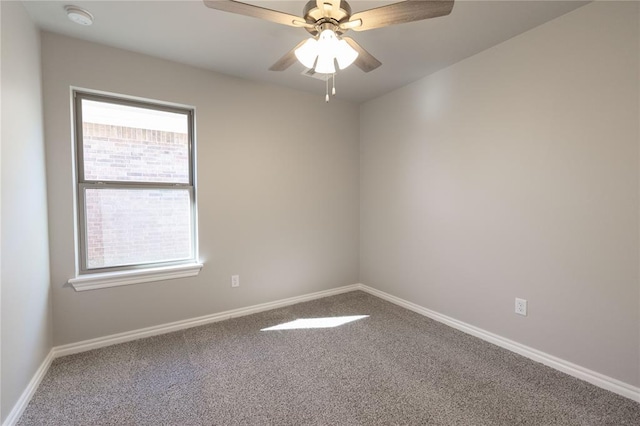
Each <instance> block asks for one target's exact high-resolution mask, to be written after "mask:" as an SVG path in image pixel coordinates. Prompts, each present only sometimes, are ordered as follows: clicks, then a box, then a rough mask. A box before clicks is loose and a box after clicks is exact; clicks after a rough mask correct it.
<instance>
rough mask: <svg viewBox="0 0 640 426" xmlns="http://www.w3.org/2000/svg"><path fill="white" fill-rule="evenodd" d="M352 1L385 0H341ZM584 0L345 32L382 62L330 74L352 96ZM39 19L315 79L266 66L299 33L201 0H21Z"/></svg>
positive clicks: (378, 89)
mask: <svg viewBox="0 0 640 426" xmlns="http://www.w3.org/2000/svg"><path fill="white" fill-rule="evenodd" d="M251 3H255V4H259V5H260V6H263V7H268V8H271V9H276V10H281V11H285V12H288V13H291V14H295V15H301V14H302V8H303V7H304V5H305V3H306V1H305V0H299V1H298V0H288V1H251ZM349 3H350V4H351V7H352V9H353V11H354V13H355V12H356V11H360V10H366V9H370V8H372V7H378V6H380V5H384V4H387V3H393V2H390V1H359V0H352V1H350V2H349ZM585 3H586V2H581V1H522V0H515V1H479V0H466V1H460V0H457V1H456V3H455V5H454V8H453V12H452V13H451V15H449V16H445V17H440V18H435V19H430V20H425V21H419V22H412V23H408V24H401V25H396V26H392V27H387V28H380V29H375V30H371V31H366V32H353V31H351V32H349V35H350V36H351V37H352V38H354V39H355V40H356V41H358V42H359V43H360V44H361V45H362V46H363V47H364V48H365V49H367V50H368V51H369V52H370V53H372V54H373V55H374V56H376V57H377V58H378V59H379V60H380V61H382V64H383V65H382V66H381V67H380V68H378V69H376V70H374V71H372V72H370V73H363V72H362V71H360V70H359V69H358V68H356V67H355V66H351V67H349V68H348V69H346V70H344V71H341V72H340V73H339V74H338V76H337V79H336V81H337V89H338V95H337V96H338V97H339V98H342V99H347V100H351V101H355V102H362V101H365V100H369V99H372V98H375V97H377V96H380V95H382V94H384V93H386V92H388V91H391V90H393V89H396V88H398V87H401V86H403V85H405V84H407V83H410V82H412V81H415V80H418V79H419V78H421V77H424V76H426V75H429V74H431V73H433V72H435V71H437V70H440V69H442V68H445V67H447V66H449V65H451V64H453V63H455V62H458V61H460V60H462V59H464V58H467V57H469V56H471V55H474V54H476V53H478V52H480V51H482V50H485V49H487V48H489V47H491V46H494V45H496V44H498V43H500V42H502V41H505V40H507V39H509V38H511V37H514V36H515V35H517V34H520V33H522V32H524V31H527V30H529V29H531V28H533V27H536V26H538V25H541V24H543V23H544V22H547V21H549V20H551V19H554V18H556V17H558V16H560V15H562V14H564V13H567V12H569V11H571V10H573V9H576V8H578V7H580V6H582V5H584V4H585ZM24 4H25V7H26V9H27V11H28V13H29V14H30V16H31V17H32V19H33V20H34V21H35V22H36V23H37V25H39V26H40V27H41V28H42V29H44V30H47V31H52V32H56V33H60V34H65V35H68V36H72V37H77V38H81V39H85V40H90V41H94V42H98V43H102V44H106V45H110V46H115V47H120V48H123V49H127V50H131V51H135V52H140V53H145V54H148V55H152V56H157V57H160V58H165V59H170V60H173V61H178V62H182V63H185V64H189V65H194V66H197V67H201V68H207V69H211V70H214V71H218V72H221V73H224V74H229V75H233V76H237V77H241V78H246V79H251V80H258V81H263V82H268V83H273V84H277V85H280V86H287V87H291V88H294V89H299V90H304V91H310V92H314V93H318V96H319V97H324V82H323V81H320V80H316V79H313V78H310V77H307V76H303V75H301V73H302V71H304V67H303V66H302V65H300V64H297V63H296V64H295V65H294V66H292V67H291V68H289V69H288V70H286V71H284V72H273V71H269V70H268V68H269V67H270V66H271V64H272V63H274V62H275V61H276V60H277V59H279V58H280V57H281V56H282V55H283V54H284V53H286V52H287V51H289V50H290V49H291V48H293V46H295V45H296V44H297V43H298V42H300V41H301V40H303V39H304V38H306V37H308V33H307V32H306V31H305V30H303V29H299V28H293V27H288V26H283V25H279V24H275V23H272V22H267V21H262V20H259V19H256V18H251V17H246V16H240V15H235V14H231V13H227V12H222V11H218V10H213V9H209V8H207V7H206V6H205V5H204V4H203V3H202V1H200V0H178V1H157V0H155V1H154V0H147V1H114V0H112V1H76V0H65V1H57V0H52V1H51V0H49V1H24ZM67 4H73V5H76V6H80V7H83V8H85V9H87V10H89V11H90V12H91V13H92V14H93V15H94V17H95V21H94V24H93V25H92V26H89V27H83V26H80V25H77V24H75V23H73V22H71V21H70V20H68V19H67V17H66V14H65V11H64V5H67Z"/></svg>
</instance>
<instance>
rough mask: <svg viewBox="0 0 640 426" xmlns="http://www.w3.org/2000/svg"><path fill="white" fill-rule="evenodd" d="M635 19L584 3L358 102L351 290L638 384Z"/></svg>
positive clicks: (629, 6)
mask: <svg viewBox="0 0 640 426" xmlns="http://www.w3.org/2000/svg"><path fill="white" fill-rule="evenodd" d="M638 18H639V16H638V4H637V3H633V2H622V3H608V2H602V3H592V4H590V5H587V6H585V7H582V8H580V9H577V10H575V11H574V12H571V13H569V14H567V15H564V16H562V17H560V18H558V19H556V20H554V21H551V22H549V23H547V24H545V25H542V26H540V27H538V28H535V29H533V30H531V31H529V32H527V33H524V34H522V35H520V36H518V37H515V38H513V39H511V40H509V41H507V42H504V43H502V44H500V45H498V46H495V47H493V48H491V49H489V50H487V51H484V52H482V53H480V54H478V55H476V56H473V57H471V58H469V59H466V60H464V61H462V62H460V63H458V64H456V65H453V66H451V67H449V68H447V69H445V70H442V71H440V72H438V73H436V74H433V75H431V76H429V77H426V78H423V79H422V80H420V81H418V82H416V83H414V84H411V85H409V86H406V87H404V88H402V89H399V90H397V91H394V92H392V93H390V94H388V95H386V96H383V97H381V98H378V99H376V100H373V101H371V102H368V103H366V104H364V105H363V106H362V108H361V123H360V124H361V139H360V141H361V147H360V149H361V246H360V247H361V258H360V259H361V276H360V278H361V282H363V283H364V284H367V285H370V286H373V287H375V288H378V289H381V290H383V291H386V292H389V293H391V294H393V295H396V296H398V297H402V298H404V299H407V300H409V301H412V302H414V303H417V304H419V305H422V306H425V307H427V308H430V309H433V310H435V311H437V312H440V313H442V314H445V315H449V316H451V317H453V318H456V319H459V320H462V321H465V322H467V323H469V324H472V325H474V326H477V327H481V328H483V329H485V330H488V331H491V332H494V333H497V334H499V335H502V336H504V337H507V338H509V339H512V340H515V341H517V342H520V343H523V344H525V345H528V346H531V347H533V348H536V349H539V350H542V351H544V352H547V353H549V354H552V355H555V356H558V357H560V358H563V359H565V360H568V361H571V362H574V363H576V364H578V365H581V366H583V367H586V368H589V369H592V370H595V371H597V372H600V373H603V374H606V375H608V376H611V377H614V378H616V379H619V380H622V381H624V382H626V383H629V384H632V385H635V386H638V385H640V377H639V364H640V362H639V361H640V355H639V350H640V342H639V332H640V330H639V328H640V316H639V299H640V286H639V281H638V278H639V277H638V256H639V247H638V238H639V227H638V224H639V221H638V218H639V213H640V212H639V199H638V198H639V197H638V192H639V185H638V177H639V173H638V171H639V165H638V155H639V150H638V141H639V132H638V126H639V124H638V123H639V121H638V117H639V109H638V94H639V87H638V81H639V79H638V54H639V49H638V40H639V37H638V36H639V34H638V22H639V20H638ZM515 297H521V298H525V299H528V301H529V316H527V317H521V316H517V315H515V314H514V298H515Z"/></svg>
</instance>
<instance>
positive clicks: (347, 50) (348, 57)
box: [336, 40, 358, 70]
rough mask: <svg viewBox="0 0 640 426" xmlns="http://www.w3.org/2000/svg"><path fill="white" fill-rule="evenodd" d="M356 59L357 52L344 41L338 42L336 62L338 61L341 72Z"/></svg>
mask: <svg viewBox="0 0 640 426" xmlns="http://www.w3.org/2000/svg"><path fill="white" fill-rule="evenodd" d="M357 58H358V51H356V50H355V49H354V48H353V47H351V46H349V43H347V42H346V41H344V40H340V42H339V43H338V46H337V49H336V60H337V61H338V67H339V68H340V69H341V70H343V69H345V68H347V67H348V66H349V65H351V64H353V63H354V61H355V60H356V59H357Z"/></svg>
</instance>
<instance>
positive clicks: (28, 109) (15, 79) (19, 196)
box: [0, 1, 51, 422]
mask: <svg viewBox="0 0 640 426" xmlns="http://www.w3.org/2000/svg"><path fill="white" fill-rule="evenodd" d="M0 8H1V15H2V24H1V28H2V30H1V31H2V33H1V39H2V46H1V52H2V70H1V71H2V83H1V84H2V145H1V149H2V154H1V157H2V168H1V170H2V172H1V179H0V180H1V182H2V212H1V217H2V223H1V226H2V237H1V240H2V249H1V252H2V274H1V281H2V307H1V317H2V318H1V323H2V335H1V337H2V356H1V358H2V366H1V375H2V376H1V379H2V380H0V382H2V391H1V395H2V401H1V402H2V403H1V409H0V411H1V412H2V415H1V419H0V422H3V421H4V419H5V418H6V417H7V416H8V415H9V412H10V411H11V409H12V408H13V406H14V405H15V403H16V402H17V401H18V398H19V397H20V395H21V394H22V392H23V391H24V389H25V388H26V387H27V384H28V383H29V381H30V380H31V378H32V377H33V375H34V374H35V372H36V370H37V369H38V367H39V366H40V364H41V363H42V361H43V360H44V359H45V357H46V356H47V354H48V353H49V350H50V349H51V307H50V305H51V303H50V297H49V253H48V244H47V196H46V183H45V163H44V143H43V135H42V97H41V78H40V37H39V33H38V30H37V29H36V28H35V27H34V25H33V24H32V22H31V20H30V19H29V17H28V16H27V13H26V11H25V10H24V7H23V6H22V4H21V3H18V2H5V1H3V2H0Z"/></svg>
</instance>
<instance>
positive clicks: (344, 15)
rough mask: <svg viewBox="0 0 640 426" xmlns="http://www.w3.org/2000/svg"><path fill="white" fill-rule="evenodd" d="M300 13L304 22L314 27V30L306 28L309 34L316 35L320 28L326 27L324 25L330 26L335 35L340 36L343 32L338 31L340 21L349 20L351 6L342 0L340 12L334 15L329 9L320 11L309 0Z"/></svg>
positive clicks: (315, 4) (313, 2) (316, 5)
mask: <svg viewBox="0 0 640 426" xmlns="http://www.w3.org/2000/svg"><path fill="white" fill-rule="evenodd" d="M302 13H303V16H304V19H305V21H307V22H308V23H310V24H313V25H315V28H306V30H307V31H308V32H309V33H311V34H313V35H317V34H318V32H319V29H320V28H321V27H323V26H324V27H327V26H328V25H326V24H330V25H331V26H332V27H333V29H334V31H335V32H336V33H339V34H341V33H343V32H344V31H343V30H340V29H339V28H338V25H339V24H340V22H342V21H348V20H349V18H350V17H351V6H349V3H347V2H346V1H344V0H343V1H341V2H340V10H338V11H337V12H335V13H334V12H333V10H332V9H331V8H330V7H329V8H327V9H326V10H320V9H319V8H318V4H317V3H316V2H315V1H313V0H311V1H309V2H307V4H306V5H305V6H304V9H303V10H302Z"/></svg>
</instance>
